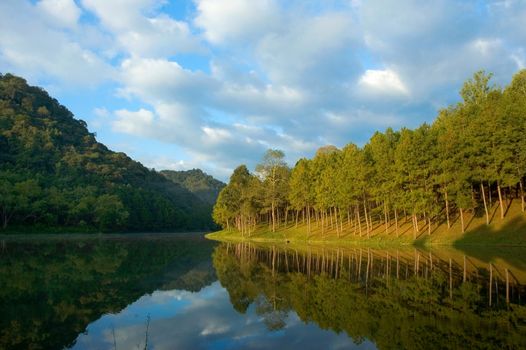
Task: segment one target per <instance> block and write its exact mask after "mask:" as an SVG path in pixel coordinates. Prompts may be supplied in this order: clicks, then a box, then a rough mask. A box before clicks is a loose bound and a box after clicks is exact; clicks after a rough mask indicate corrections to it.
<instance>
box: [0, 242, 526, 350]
mask: <svg viewBox="0 0 526 350" xmlns="http://www.w3.org/2000/svg"><path fill="white" fill-rule="evenodd" d="M525 253H526V252H525V251H524V250H520V249H511V248H507V249H502V250H488V249H480V248H471V249H464V250H457V249H451V248H450V249H447V250H437V251H435V250H433V251H426V250H422V249H415V248H404V249H398V250H375V249H358V248H356V249H352V248H346V249H337V248H319V247H305V248H301V249H300V248H296V249H292V248H290V247H283V246H281V247H278V246H271V245H268V246H264V245H263V246H255V245H250V244H218V243H214V242H211V241H207V240H205V239H203V238H201V237H199V236H197V235H192V236H188V235H179V236H174V235H163V236H153V237H152V236H150V237H148V236H132V237H118V236H113V237H109V238H108V237H105V238H101V237H93V236H92V237H89V238H86V237H76V238H68V239H64V238H57V237H53V238H40V239H17V240H13V239H5V240H0V322H1V323H0V349H64V348H72V349H145V348H147V349H251V348H261V349H266V348H276V349H284V348H287V349H296V348H299V349H377V348H378V349H431V348H441V349H443V348H453V349H477V348H481V349H525V348H526V305H525V303H526V254H525Z"/></svg>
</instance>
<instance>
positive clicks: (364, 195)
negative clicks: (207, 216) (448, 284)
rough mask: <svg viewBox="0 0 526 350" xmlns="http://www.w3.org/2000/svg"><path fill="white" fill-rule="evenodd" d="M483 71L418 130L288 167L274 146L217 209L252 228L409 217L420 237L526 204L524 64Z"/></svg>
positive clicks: (355, 225) (354, 226)
mask: <svg viewBox="0 0 526 350" xmlns="http://www.w3.org/2000/svg"><path fill="white" fill-rule="evenodd" d="M490 79H491V74H486V73H485V72H484V71H480V72H477V73H475V74H474V76H473V77H472V78H471V79H469V80H468V81H466V82H465V83H464V85H463V87H462V89H461V91H460V95H461V97H462V102H460V103H458V104H456V105H453V106H450V107H448V108H446V109H442V110H441V111H440V112H439V114H438V116H437V118H436V120H435V121H434V122H433V123H432V124H431V125H429V124H423V125H422V126H420V127H419V128H417V129H415V130H410V129H407V128H402V129H401V130H400V131H394V130H392V129H390V128H389V129H387V130H386V131H385V132H384V133H381V132H376V133H375V134H374V135H373V136H372V137H371V139H370V140H369V142H368V143H367V144H366V145H365V146H363V147H358V146H357V145H355V144H352V143H350V144H348V145H346V146H345V147H344V148H343V149H338V148H336V147H334V146H325V147H322V148H320V149H319V150H318V151H317V153H316V155H315V157H314V158H313V159H305V158H303V159H300V160H299V161H298V162H297V163H296V165H295V166H294V168H292V169H290V168H289V167H288V166H287V164H286V163H285V162H284V154H283V152H281V151H279V150H269V151H268V152H267V153H266V155H265V157H264V159H263V162H262V163H261V164H260V165H259V166H258V167H257V168H256V172H255V174H251V173H250V172H249V171H248V169H247V168H246V166H244V165H242V166H240V167H238V168H237V169H236V170H235V171H234V173H233V175H232V176H231V178H230V182H229V184H228V186H227V187H225V188H224V189H223V190H222V191H221V193H220V195H219V198H218V201H217V203H216V205H215V207H214V213H213V215H214V220H215V221H216V222H217V223H218V224H220V225H222V226H223V227H224V228H226V229H230V228H236V229H238V230H239V231H241V232H242V233H243V234H250V233H251V232H253V230H254V229H255V228H256V227H257V225H258V224H260V223H266V224H268V225H269V228H270V229H271V230H272V231H273V232H274V231H275V230H276V228H277V227H278V228H279V227H280V226H282V225H287V224H290V223H293V222H295V224H296V225H297V224H298V221H299V220H301V222H303V223H305V224H306V226H307V228H308V231H309V233H311V230H312V229H313V228H312V225H314V224H315V225H316V228H317V229H318V230H321V233H322V234H325V233H327V232H328V231H329V230H333V231H336V233H337V235H338V236H339V235H340V234H342V232H344V231H345V232H349V230H352V231H353V232H354V233H355V234H359V235H360V236H362V235H363V236H365V235H366V236H367V237H369V235H370V233H371V232H372V231H373V229H376V228H377V227H379V226H383V229H385V232H386V233H388V234H393V235H396V236H398V235H399V234H401V230H399V228H400V225H401V222H402V220H403V221H404V222H405V221H406V220H410V221H411V222H412V226H413V234H414V237H416V236H417V234H418V233H420V232H423V231H427V232H428V233H429V234H430V233H431V230H432V227H434V226H435V225H439V224H441V223H445V224H446V225H447V227H448V229H449V228H450V227H451V225H452V222H453V220H454V219H455V220H456V219H459V221H460V224H461V227H462V232H464V230H465V226H466V219H465V215H466V212H467V211H470V212H472V213H474V214H475V213H480V214H482V215H484V216H485V218H486V223H487V224H489V222H490V209H491V207H492V206H493V205H494V204H495V203H496V205H498V206H499V212H500V214H499V215H500V217H501V218H504V216H505V214H506V210H507V208H508V206H509V204H510V202H511V200H512V199H513V198H520V201H521V206H522V211H523V212H524V207H525V203H524V177H525V175H526V136H525V135H526V70H522V71H520V72H518V73H517V74H516V75H515V76H514V77H513V80H512V82H511V83H510V85H508V86H507V87H505V88H504V89H501V88H499V87H496V86H494V85H490Z"/></svg>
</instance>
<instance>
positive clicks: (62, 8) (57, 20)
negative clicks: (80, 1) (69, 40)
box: [37, 0, 81, 27]
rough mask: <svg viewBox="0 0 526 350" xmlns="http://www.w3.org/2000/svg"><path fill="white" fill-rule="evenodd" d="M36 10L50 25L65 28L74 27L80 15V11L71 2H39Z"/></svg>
mask: <svg viewBox="0 0 526 350" xmlns="http://www.w3.org/2000/svg"><path fill="white" fill-rule="evenodd" d="M37 8H39V9H40V10H41V11H43V12H44V13H45V14H46V15H47V16H49V18H50V24H58V25H60V26H65V27H75V26H76V24H77V22H78V20H79V18H80V14H81V9H80V8H79V7H78V6H77V5H76V4H75V1H73V0H41V1H39V2H38V3H37Z"/></svg>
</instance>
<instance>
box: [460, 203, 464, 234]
mask: <svg viewBox="0 0 526 350" xmlns="http://www.w3.org/2000/svg"><path fill="white" fill-rule="evenodd" d="M459 211H460V224H461V225H462V233H464V213H463V212H462V208H459Z"/></svg>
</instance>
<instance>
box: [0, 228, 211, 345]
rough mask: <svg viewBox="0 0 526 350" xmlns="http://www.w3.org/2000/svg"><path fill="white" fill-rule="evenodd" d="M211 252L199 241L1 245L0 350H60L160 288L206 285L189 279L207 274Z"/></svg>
mask: <svg viewBox="0 0 526 350" xmlns="http://www.w3.org/2000/svg"><path fill="white" fill-rule="evenodd" d="M213 246H214V243H212V242H210V241H206V240H203V239H198V238H162V239H158V238H153V239H148V238H139V239H95V238H91V239H87V240H81V239H78V240H77V239H69V240H65V241H63V240H40V241H36V242H35V241H15V242H12V241H7V242H4V244H3V245H2V247H1V249H0V281H2V288H0V310H1V313H0V329H1V330H0V348H1V349H59V348H63V347H66V346H69V345H71V343H72V342H73V341H74V340H75V339H76V337H77V335H78V334H79V333H81V332H84V331H85V328H86V326H87V325H88V324H89V323H90V322H92V321H94V320H96V319H98V318H99V317H100V316H101V315H103V314H105V313H115V312H118V311H120V310H121V309H123V308H124V307H125V306H127V305H128V304H130V303H131V302H133V301H135V300H136V299H138V298H139V297H140V296H142V295H144V294H146V293H151V292H153V291H154V290H156V289H158V288H160V287H162V286H163V285H165V284H166V283H167V281H171V280H176V281H178V280H179V279H181V281H182V282H180V284H179V286H180V288H185V286H188V287H189V289H190V290H198V289H200V288H201V287H203V286H205V285H207V284H208V283H209V279H210V278H211V277H210V276H209V275H208V274H205V275H203V278H199V275H198V274H196V273H195V271H199V270H202V269H203V266H206V261H207V260H208V259H210V254H211V251H212V248H213ZM204 270H206V269H204ZM194 274H195V278H193V279H190V278H189V277H184V276H186V275H188V276H191V275H194ZM167 276H169V277H170V279H169V280H168V279H166V277H167ZM184 282H186V284H185V283H184Z"/></svg>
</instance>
